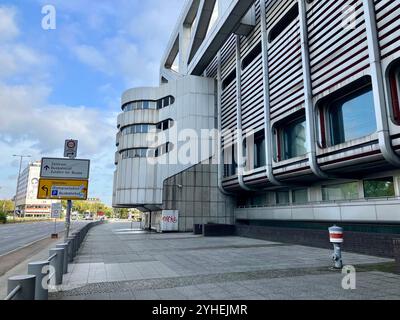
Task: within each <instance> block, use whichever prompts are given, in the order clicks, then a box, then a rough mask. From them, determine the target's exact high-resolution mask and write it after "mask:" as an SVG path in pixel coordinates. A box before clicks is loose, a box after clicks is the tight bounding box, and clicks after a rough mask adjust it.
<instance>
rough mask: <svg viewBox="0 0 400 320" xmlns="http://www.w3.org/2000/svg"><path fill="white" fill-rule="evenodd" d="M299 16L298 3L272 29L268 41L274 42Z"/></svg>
mask: <svg viewBox="0 0 400 320" xmlns="http://www.w3.org/2000/svg"><path fill="white" fill-rule="evenodd" d="M298 16H299V5H298V4H297V3H296V4H295V5H294V6H293V7H292V8H291V9H289V11H288V12H287V13H286V14H285V15H284V16H283V17H282V19H281V20H279V21H278V22H277V23H276V25H275V26H274V27H273V28H272V29H271V31H270V32H269V35H268V41H269V42H272V41H274V40H275V39H276V38H278V37H279V35H280V34H281V33H283V31H284V30H285V29H286V28H287V27H288V26H289V25H290V24H291V23H292V22H293V21H294V20H296V18H297V17H298Z"/></svg>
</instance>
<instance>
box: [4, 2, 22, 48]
mask: <svg viewBox="0 0 400 320" xmlns="http://www.w3.org/2000/svg"><path fill="white" fill-rule="evenodd" d="M16 14H17V11H16V10H15V8H13V7H5V6H1V5H0V42H4V41H9V40H13V39H14V38H16V37H17V36H18V35H19V33H20V32H19V29H18V27H17V24H16V22H15V17H16Z"/></svg>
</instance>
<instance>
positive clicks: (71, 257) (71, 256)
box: [67, 237, 74, 262]
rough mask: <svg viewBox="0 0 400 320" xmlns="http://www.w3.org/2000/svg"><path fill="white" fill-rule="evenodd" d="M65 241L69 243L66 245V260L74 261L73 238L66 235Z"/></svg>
mask: <svg viewBox="0 0 400 320" xmlns="http://www.w3.org/2000/svg"><path fill="white" fill-rule="evenodd" d="M67 241H68V243H69V245H68V261H69V262H73V261H74V238H73V237H68V238H67Z"/></svg>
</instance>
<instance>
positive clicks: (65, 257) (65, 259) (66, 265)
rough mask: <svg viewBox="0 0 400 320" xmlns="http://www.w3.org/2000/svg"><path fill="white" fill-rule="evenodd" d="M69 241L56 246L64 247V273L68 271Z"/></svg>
mask: <svg viewBox="0 0 400 320" xmlns="http://www.w3.org/2000/svg"><path fill="white" fill-rule="evenodd" d="M68 246H69V245H68V243H60V244H57V245H56V248H60V249H64V261H63V274H67V273H68Z"/></svg>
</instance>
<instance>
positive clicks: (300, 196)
mask: <svg viewBox="0 0 400 320" xmlns="http://www.w3.org/2000/svg"><path fill="white" fill-rule="evenodd" d="M292 200H293V203H297V204H304V203H307V202H308V191H307V189H299V190H293V191H292Z"/></svg>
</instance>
